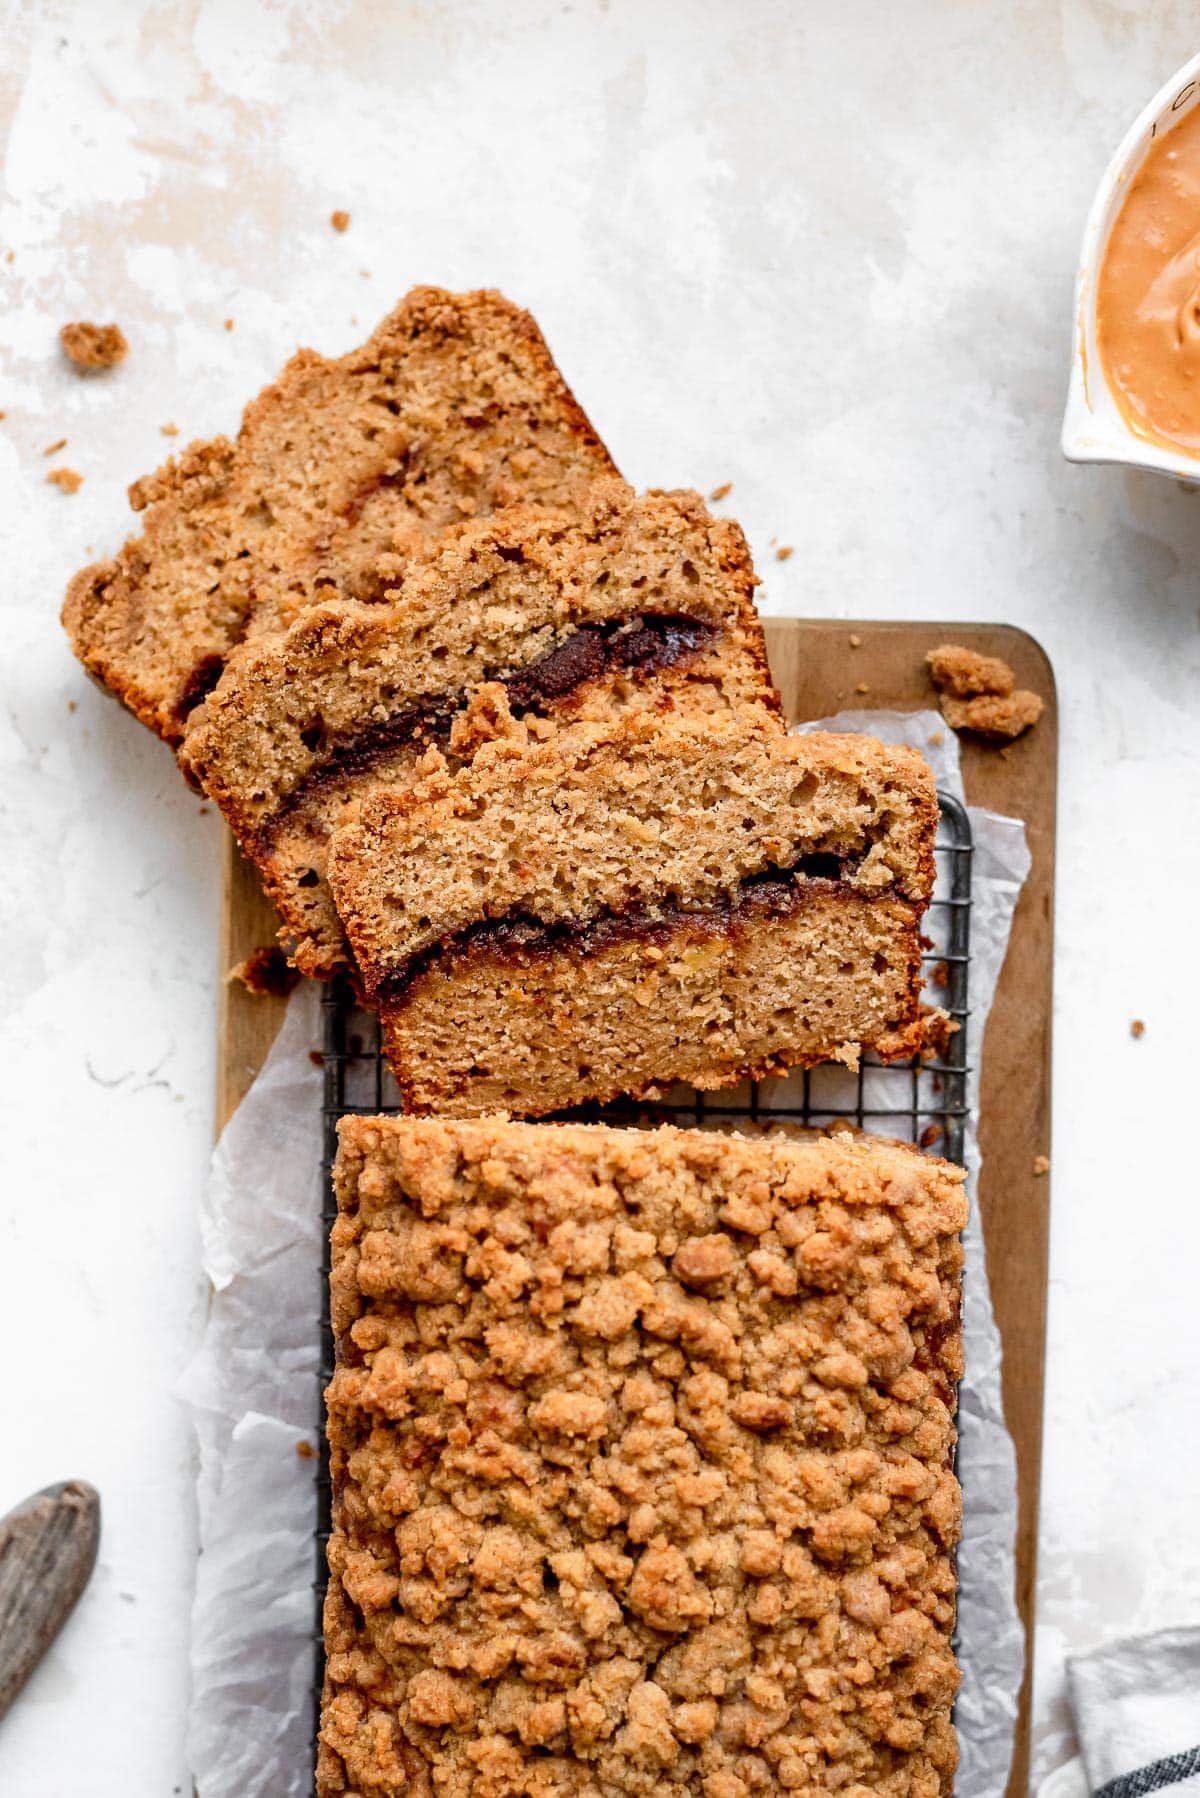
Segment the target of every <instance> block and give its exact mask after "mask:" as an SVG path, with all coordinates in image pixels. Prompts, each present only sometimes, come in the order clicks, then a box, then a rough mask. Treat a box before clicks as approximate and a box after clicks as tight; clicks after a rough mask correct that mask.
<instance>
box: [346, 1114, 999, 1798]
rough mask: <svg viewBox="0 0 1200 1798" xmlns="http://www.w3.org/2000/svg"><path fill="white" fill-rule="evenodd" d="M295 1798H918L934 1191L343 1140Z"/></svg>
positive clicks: (424, 1133) (647, 1159)
mask: <svg viewBox="0 0 1200 1798" xmlns="http://www.w3.org/2000/svg"><path fill="white" fill-rule="evenodd" d="M336 1185H337V1193H338V1205H339V1216H338V1220H337V1223H336V1224H335V1226H334V1232H333V1277H332V1288H331V1290H332V1301H333V1321H334V1328H335V1332H336V1335H337V1339H338V1342H339V1364H338V1369H337V1372H336V1373H335V1375H334V1379H333V1382H332V1384H331V1386H330V1389H329V1395H328V1397H329V1437H330V1452H331V1466H332V1472H333V1479H334V1533H333V1538H332V1540H331V1542H330V1549H329V1562H330V1569H331V1581H330V1590H329V1598H328V1600H327V1605H326V1635H327V1651H328V1661H327V1668H328V1672H327V1681H326V1688H325V1697H324V1702H323V1706H322V1722H321V1732H320V1733H321V1762H320V1771H319V1782H318V1790H319V1792H320V1793H321V1795H322V1798H335V1795H339V1794H350V1793H355V1794H358V1795H359V1798H400V1794H401V1793H403V1794H405V1795H406V1798H407V1795H408V1794H411V1793H421V1794H427V1795H430V1798H431V1795H432V1794H433V1793H435V1792H436V1793H438V1794H439V1798H551V1795H555V1798H625V1795H626V1794H631V1795H633V1794H636V1795H638V1798H750V1794H752V1793H755V1792H768V1791H776V1790H781V1789H782V1790H786V1791H789V1792H794V1793H799V1794H801V1798H826V1795H827V1794H830V1793H833V1792H837V1793H839V1794H841V1795H842V1798H850V1795H851V1794H853V1795H855V1798H858V1795H861V1798H867V1795H868V1794H871V1795H874V1794H887V1795H888V1798H940V1795H941V1794H943V1793H946V1792H948V1791H949V1790H950V1788H951V1782H952V1779H953V1771H954V1765H955V1758H956V1756H955V1745H954V1734H953V1728H952V1725H951V1722H950V1706H951V1703H952V1700H953V1695H954V1691H955V1688H956V1685H957V1671H956V1668H955V1665H954V1657H953V1653H952V1650H951V1647H950V1635H951V1630H952V1627H953V1619H954V1569H953V1550H954V1544H955V1542H956V1540H957V1534H958V1519H959V1495H958V1488H957V1483H956V1481H955V1479H954V1475H953V1471H952V1464H951V1459H952V1453H953V1445H954V1382H955V1381H956V1380H957V1379H958V1377H959V1376H960V1373H961V1343H960V1332H959V1322H958V1283H959V1275H960V1267H961V1247H960V1244H959V1239H958V1232H959V1231H960V1230H961V1228H962V1224H963V1221H964V1217H965V1201H964V1198H963V1187H962V1175H961V1173H960V1172H959V1170H957V1169H953V1168H950V1167H947V1166H946V1164H944V1163H940V1162H935V1161H931V1160H928V1159H926V1158H925V1157H923V1156H920V1155H917V1154H915V1153H914V1152H913V1151H911V1150H907V1149H904V1148H902V1147H897V1146H894V1145H889V1144H883V1143H878V1142H873V1141H871V1140H870V1139H857V1140H853V1141H852V1140H851V1139H850V1138H848V1137H839V1138H835V1139H833V1140H817V1141H812V1140H810V1141H804V1142H790V1141H787V1142H785V1141H781V1140H778V1139H761V1138H760V1139H756V1140H750V1139H747V1138H740V1137H722V1136H716V1135H710V1134H705V1133H701V1132H687V1131H678V1130H662V1131H656V1132H639V1131H616V1130H607V1129H602V1128H598V1127H595V1126H592V1127H588V1126H566V1127H563V1126H545V1125H542V1126H529V1125H518V1124H511V1123H507V1122H503V1121H499V1120H495V1119H488V1120H484V1121H482V1122H479V1123H474V1124H457V1125H456V1124H451V1123H447V1122H444V1121H441V1120H414V1119H395V1118H392V1119H350V1120H346V1121H345V1122H344V1123H343V1125H342V1127H341V1150H340V1153H339V1157H338V1166H337V1173H336Z"/></svg>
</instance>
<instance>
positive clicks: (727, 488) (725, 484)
mask: <svg viewBox="0 0 1200 1798" xmlns="http://www.w3.org/2000/svg"><path fill="white" fill-rule="evenodd" d="M732 492H733V482H732V481H722V482H721V485H720V486H719V487H714V488H713V490H712V492H711V493H710V494H709V496H708V497H709V499H724V498H725V495H726V494H727V493H732Z"/></svg>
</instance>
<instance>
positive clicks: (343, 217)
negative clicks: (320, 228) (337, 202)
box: [329, 207, 350, 231]
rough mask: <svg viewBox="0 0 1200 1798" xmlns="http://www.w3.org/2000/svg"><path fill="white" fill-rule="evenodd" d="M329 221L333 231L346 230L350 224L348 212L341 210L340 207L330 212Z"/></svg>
mask: <svg viewBox="0 0 1200 1798" xmlns="http://www.w3.org/2000/svg"><path fill="white" fill-rule="evenodd" d="M329 222H330V224H331V225H332V226H333V228H334V230H335V231H346V230H348V229H349V226H350V214H349V213H348V212H343V211H342V209H341V207H339V208H338V210H337V211H336V212H331V213H330V215H329Z"/></svg>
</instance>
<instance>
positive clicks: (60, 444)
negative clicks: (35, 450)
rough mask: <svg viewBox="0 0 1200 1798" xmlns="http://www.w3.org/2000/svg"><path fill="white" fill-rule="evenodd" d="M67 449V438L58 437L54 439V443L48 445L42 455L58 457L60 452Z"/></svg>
mask: <svg viewBox="0 0 1200 1798" xmlns="http://www.w3.org/2000/svg"><path fill="white" fill-rule="evenodd" d="M66 447H67V440H66V438H65V437H56V438H55V439H54V442H53V443H48V444H47V445H46V447H45V449H44V450H43V451H42V454H43V456H57V454H58V452H59V450H64V449H66Z"/></svg>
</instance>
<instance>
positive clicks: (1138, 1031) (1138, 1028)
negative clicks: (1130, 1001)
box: [1129, 1018, 1146, 1040]
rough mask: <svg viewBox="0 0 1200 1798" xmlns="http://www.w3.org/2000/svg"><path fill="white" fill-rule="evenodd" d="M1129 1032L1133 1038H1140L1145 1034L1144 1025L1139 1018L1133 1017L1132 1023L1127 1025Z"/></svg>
mask: <svg viewBox="0 0 1200 1798" xmlns="http://www.w3.org/2000/svg"><path fill="white" fill-rule="evenodd" d="M1129 1034H1130V1036H1132V1037H1133V1038H1134V1039H1135V1040H1140V1039H1141V1038H1142V1037H1143V1036H1145V1034H1146V1026H1145V1025H1144V1024H1143V1022H1142V1020H1141V1018H1134V1020H1133V1023H1132V1024H1131V1025H1130V1026H1129Z"/></svg>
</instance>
